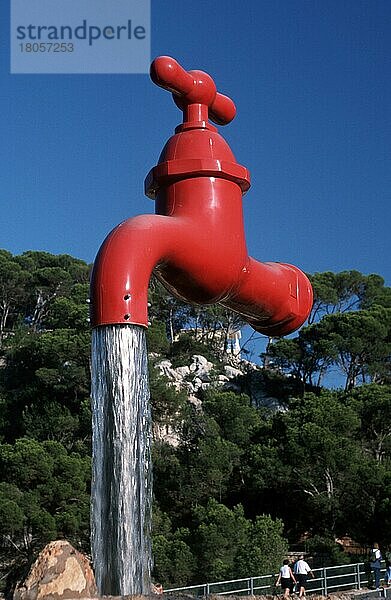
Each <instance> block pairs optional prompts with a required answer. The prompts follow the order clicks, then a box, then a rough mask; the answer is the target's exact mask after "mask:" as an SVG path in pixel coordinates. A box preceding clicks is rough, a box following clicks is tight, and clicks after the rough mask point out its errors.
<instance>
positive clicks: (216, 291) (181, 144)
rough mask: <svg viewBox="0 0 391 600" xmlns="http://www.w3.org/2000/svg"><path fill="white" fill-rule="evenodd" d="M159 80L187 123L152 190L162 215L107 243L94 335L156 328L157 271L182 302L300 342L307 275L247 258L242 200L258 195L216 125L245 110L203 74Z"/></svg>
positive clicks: (163, 59)
mask: <svg viewBox="0 0 391 600" xmlns="http://www.w3.org/2000/svg"><path fill="white" fill-rule="evenodd" d="M151 78H152V80H153V81H154V83H156V84H157V85H159V86H160V87H162V88H164V89H166V90H169V91H170V92H172V95H173V98H174V101H175V103H176V104H177V106H178V107H179V108H180V109H181V110H182V111H183V123H182V124H181V125H179V126H178V127H177V128H176V133H175V135H173V136H172V137H171V138H170V139H169V140H168V142H167V143H166V145H165V147H164V148H163V151H162V153H161V155H160V158H159V162H158V164H157V166H155V167H153V169H152V170H151V171H150V173H149V174H148V176H147V178H146V181H145V190H146V194H147V195H148V196H149V197H150V198H153V199H156V214H155V215H140V216H137V217H134V218H131V219H129V220H127V221H124V222H123V223H121V224H120V225H118V227H116V228H115V229H114V230H113V231H112V232H111V233H110V234H109V236H108V237H107V238H106V240H105V242H104V243H103V245H102V247H101V249H100V251H99V254H98V256H97V259H96V262H95V266H94V270H93V276H92V313H91V320H92V325H93V326H98V325H108V324H125V323H132V324H136V325H142V326H147V324H148V316H147V290H148V283H149V279H150V277H151V274H152V271H153V272H154V273H155V275H156V276H157V277H158V278H159V280H160V281H161V282H162V283H163V284H164V285H165V287H166V288H168V290H169V291H171V292H172V293H173V294H174V295H175V296H177V297H178V298H180V299H182V300H185V301H187V302H191V303H195V304H213V303H219V304H221V305H223V306H225V307H227V308H229V309H231V310H233V311H235V312H237V313H239V314H241V315H242V316H243V317H244V319H246V320H247V321H248V323H250V325H252V327H253V328H254V329H256V330H257V331H259V332H261V333H264V334H266V335H269V336H280V335H286V334H288V333H291V332H292V331H294V330H295V329H297V328H298V327H300V325H302V324H303V323H304V321H305V319H306V318H307V316H308V314H309V312H310V310H311V307H312V288H311V284H310V283H309V281H308V279H307V277H306V276H305V275H304V273H302V272H301V271H300V270H299V269H298V268H296V267H294V266H292V265H288V264H284V263H261V262H258V261H256V260H254V259H253V258H251V257H250V256H249V255H248V252H247V248H246V241H245V236H244V229H243V215H242V195H243V193H244V192H246V191H247V190H248V189H249V187H250V175H249V172H248V170H247V169H246V168H245V167H243V166H241V165H239V164H238V163H237V162H236V159H235V157H234V155H233V153H232V151H231V149H230V147H229V146H228V144H227V142H226V141H225V140H224V139H223V138H222V137H221V136H220V135H219V134H218V133H217V129H216V128H215V127H214V126H213V125H211V124H210V123H209V121H208V118H209V119H211V120H212V121H214V122H215V123H218V124H219V125H225V124H227V123H229V122H230V121H232V119H233V118H234V116H235V113H236V108H235V105H234V103H233V102H232V100H231V99H230V98H228V97H227V96H223V95H222V94H219V93H217V92H216V86H215V83H214V81H213V79H212V78H211V77H210V76H209V75H208V74H207V73H204V72H202V71H185V70H184V69H183V68H182V67H181V66H180V65H179V64H178V63H177V62H176V61H175V60H174V59H172V58H170V57H168V56H160V57H159V58H156V59H155V60H154V61H153V63H152V66H151Z"/></svg>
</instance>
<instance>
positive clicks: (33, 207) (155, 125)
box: [0, 0, 391, 285]
mask: <svg viewBox="0 0 391 600" xmlns="http://www.w3.org/2000/svg"><path fill="white" fill-rule="evenodd" d="M108 1H109V0H108ZM0 23H1V36H0V38H1V55H0V74H1V92H0V120H1V136H0V173H1V178H0V181H1V188H0V194H1V208H2V210H1V221H0V247H2V248H6V249H7V250H9V251H11V252H13V253H15V254H19V253H21V252H23V251H25V250H29V249H33V250H46V251H48V252H52V253H55V254H58V253H69V254H72V255H73V256H76V257H79V258H82V259H84V260H86V261H88V262H91V261H92V260H93V259H94V256H95V254H96V252H97V250H98V248H99V246H100V244H101V242H102V241H103V239H104V237H105V236H106V234H107V233H108V232H109V231H110V230H111V229H112V228H113V227H114V226H115V225H117V224H118V223H119V222H120V221H122V220H123V219H125V218H127V217H130V216H133V215H136V214H140V213H146V212H153V210H154V206H153V203H152V201H151V200H149V199H147V198H146V197H145V196H144V194H143V181H144V177H145V175H146V174H147V172H148V171H149V169H150V168H151V167H152V166H153V165H154V164H155V163H156V161H157V158H158V156H159V153H160V150H161V148H162V146H163V144H164V142H165V141H166V139H167V138H168V137H169V136H170V135H171V134H172V132H173V129H174V127H175V125H177V124H178V122H179V121H180V113H179V111H178V109H177V108H176V107H175V106H174V104H173V102H172V100H171V97H170V94H168V93H167V92H165V91H163V90H161V89H159V88H157V87H156V86H154V85H153V84H152V82H151V81H150V80H149V77H148V76H147V75H11V74H10V73H9V70H10V69H9V48H8V46H9V6H8V2H7V1H6V0H2V2H1V5H0ZM151 25H152V31H151V40H152V44H151V46H152V48H151V56H152V57H155V56H158V55H160V54H168V55H171V56H173V57H175V58H177V59H178V60H179V61H180V62H181V63H182V64H183V66H185V67H186V68H187V69H192V68H195V69H202V70H205V71H207V72H209V73H210V74H211V75H212V76H213V77H214V78H215V80H216V82H217V84H218V89H219V90H220V91H221V92H223V93H226V94H228V95H230V96H231V97H232V98H233V100H234V101H235V103H236V105H237V111H238V112H237V117H236V118H235V119H234V121H233V122H232V123H231V124H230V125H228V126H226V127H222V128H220V132H221V133H222V134H223V135H224V136H225V137H226V139H227V140H228V141H229V143H230V144H231V147H232V149H233V151H234V153H235V155H236V157H237V159H238V161H239V162H240V163H241V164H243V165H245V166H247V167H248V168H249V169H250V171H251V175H252V188H251V189H250V191H249V192H248V194H247V195H246V196H245V198H244V214H245V223H246V231H247V243H248V247H249V252H250V254H251V255H253V256H255V257H256V258H258V259H260V260H276V261H283V262H290V263H293V264H296V265H297V266H299V267H301V268H302V269H303V270H305V271H307V272H310V273H312V272H320V271H326V270H331V271H341V270H345V269H357V270H359V271H361V272H363V273H371V272H376V273H379V274H380V275H382V276H383V277H384V278H385V280H386V283H387V284H388V285H390V284H391V267H390V258H389V257H390V236H389V221H390V219H389V216H390V208H389V205H390V190H391V168H390V140H391V125H390V106H391V97H390V96H391V77H390V76H391V69H390V66H391V65H390V47H391V44H390V42H391V3H390V2H389V0H364V1H363V0H345V1H344V0H322V1H318V0H312V1H309V0H285V1H279V0H276V1H273V0H267V1H265V0H251V1H248V2H243V1H239V0H232V1H227V0H225V1H223V0H215V1H214V2H213V3H211V2H208V1H206V0H197V2H190V1H189V2H184V1H183V0H167V1H165V2H163V1H162V0H152V23H151ZM228 243H229V241H228Z"/></svg>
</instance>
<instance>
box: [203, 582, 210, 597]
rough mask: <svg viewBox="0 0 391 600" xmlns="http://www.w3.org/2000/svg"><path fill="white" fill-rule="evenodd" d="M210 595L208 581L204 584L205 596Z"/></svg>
mask: <svg viewBox="0 0 391 600" xmlns="http://www.w3.org/2000/svg"><path fill="white" fill-rule="evenodd" d="M208 595H209V583H206V584H205V585H204V596H208Z"/></svg>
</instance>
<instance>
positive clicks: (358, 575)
mask: <svg viewBox="0 0 391 600" xmlns="http://www.w3.org/2000/svg"><path fill="white" fill-rule="evenodd" d="M356 567H357V569H356V570H357V589H358V590H361V577H360V563H357V565H356Z"/></svg>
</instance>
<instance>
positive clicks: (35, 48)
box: [19, 42, 75, 52]
mask: <svg viewBox="0 0 391 600" xmlns="http://www.w3.org/2000/svg"><path fill="white" fill-rule="evenodd" d="M19 48H20V51H21V52H73V51H74V49H75V48H74V45H73V43H72V42H61V43H60V42H22V43H20V44H19Z"/></svg>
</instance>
